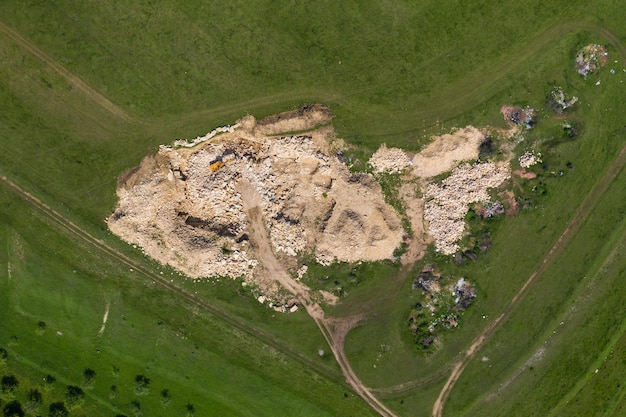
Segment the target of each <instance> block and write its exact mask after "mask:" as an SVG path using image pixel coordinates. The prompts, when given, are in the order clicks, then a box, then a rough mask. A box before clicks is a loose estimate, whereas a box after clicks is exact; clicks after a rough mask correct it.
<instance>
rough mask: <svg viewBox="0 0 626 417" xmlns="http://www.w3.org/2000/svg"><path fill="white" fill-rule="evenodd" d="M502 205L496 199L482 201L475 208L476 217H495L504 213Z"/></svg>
mask: <svg viewBox="0 0 626 417" xmlns="http://www.w3.org/2000/svg"><path fill="white" fill-rule="evenodd" d="M504 211H505V210H504V206H503V205H502V203H501V202H499V201H498V200H496V201H483V202H482V203H481V204H480V205H479V208H478V209H477V210H476V214H477V215H478V217H482V218H486V217H496V216H499V215H501V214H504Z"/></svg>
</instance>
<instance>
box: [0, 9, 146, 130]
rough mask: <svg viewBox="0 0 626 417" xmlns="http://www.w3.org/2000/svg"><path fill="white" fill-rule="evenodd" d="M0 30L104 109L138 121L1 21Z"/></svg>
mask: <svg viewBox="0 0 626 417" xmlns="http://www.w3.org/2000/svg"><path fill="white" fill-rule="evenodd" d="M0 32H2V33H4V34H5V35H6V36H8V37H9V38H10V39H11V40H12V41H13V42H15V43H16V44H17V45H19V46H20V47H21V48H23V49H25V50H26V51H28V52H29V53H30V54H32V55H33V56H35V57H36V58H38V59H40V60H41V61H43V62H44V63H45V64H46V65H48V66H49V67H50V68H52V69H53V70H54V71H56V72H57V73H58V74H59V75H61V76H62V77H63V78H65V79H66V80H67V81H68V82H69V83H70V84H71V85H72V87H75V88H77V89H79V90H80V91H81V92H82V93H83V94H85V96H86V97H88V98H89V99H90V100H92V101H94V102H95V103H97V104H99V105H100V106H101V107H102V108H103V109H105V110H107V111H108V112H109V113H111V114H113V115H114V116H116V117H117V118H119V119H121V120H123V121H126V122H129V121H136V120H137V119H136V118H134V117H133V116H131V115H129V114H128V113H126V111H124V110H123V109H122V108H121V107H119V106H117V105H116V104H114V103H113V102H111V100H109V99H108V98H106V97H104V96H103V95H102V94H100V93H99V92H97V91H96V90H94V89H93V88H91V87H89V86H88V85H87V84H86V83H85V82H84V81H83V80H81V79H80V78H79V77H77V76H76V75H74V74H73V73H71V72H70V71H68V70H67V69H66V68H65V67H64V66H63V65H61V64H59V63H58V62H57V61H56V60H55V59H54V58H52V57H51V56H50V55H48V54H47V53H46V52H44V51H42V50H41V49H39V48H38V47H37V46H35V44H33V43H32V42H30V41H29V40H27V39H26V38H24V37H23V36H22V35H20V34H19V33H18V32H16V31H15V30H13V29H11V28H10V27H9V26H7V25H6V24H4V23H3V22H1V21H0Z"/></svg>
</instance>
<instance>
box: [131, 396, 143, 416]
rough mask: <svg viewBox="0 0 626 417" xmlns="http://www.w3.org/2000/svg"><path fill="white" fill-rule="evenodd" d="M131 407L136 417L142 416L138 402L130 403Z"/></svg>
mask: <svg viewBox="0 0 626 417" xmlns="http://www.w3.org/2000/svg"><path fill="white" fill-rule="evenodd" d="M130 407H131V410H132V412H133V415H134V416H135V417H139V415H141V404H140V403H139V401H137V400H132V401H131V402H130Z"/></svg>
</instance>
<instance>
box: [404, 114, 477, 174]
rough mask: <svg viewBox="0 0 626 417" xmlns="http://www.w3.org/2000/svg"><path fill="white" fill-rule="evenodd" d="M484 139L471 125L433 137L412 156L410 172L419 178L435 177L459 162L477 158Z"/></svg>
mask: <svg viewBox="0 0 626 417" xmlns="http://www.w3.org/2000/svg"><path fill="white" fill-rule="evenodd" d="M484 140H485V135H484V134H483V133H482V132H481V131H480V130H478V129H476V128H475V127H473V126H467V127H466V128H464V129H458V130H456V131H455V132H453V133H449V134H445V135H442V136H437V137H434V138H433V141H432V142H431V143H430V144H429V145H428V146H427V147H426V148H425V149H423V150H422V151H421V152H419V153H418V154H417V155H415V156H414V157H413V172H412V174H413V175H414V176H416V177H421V178H429V177H435V176H437V175H439V174H443V173H444V172H447V171H450V170H451V169H452V168H454V167H455V166H456V165H457V164H458V163H459V162H462V161H468V160H472V159H477V158H478V155H479V152H480V150H479V148H480V144H481V143H483V141H484Z"/></svg>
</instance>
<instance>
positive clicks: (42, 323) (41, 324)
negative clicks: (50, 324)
mask: <svg viewBox="0 0 626 417" xmlns="http://www.w3.org/2000/svg"><path fill="white" fill-rule="evenodd" d="M45 330H46V322H45V321H39V322H38V323H37V334H39V335H42V334H43V332H44V331H45Z"/></svg>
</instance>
